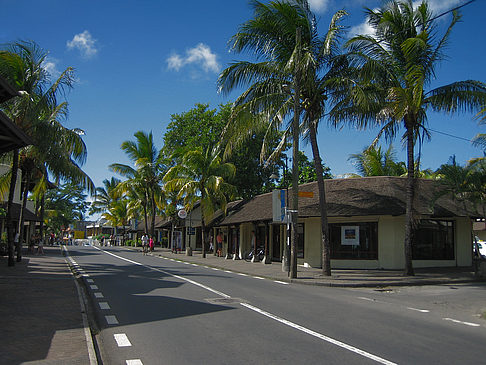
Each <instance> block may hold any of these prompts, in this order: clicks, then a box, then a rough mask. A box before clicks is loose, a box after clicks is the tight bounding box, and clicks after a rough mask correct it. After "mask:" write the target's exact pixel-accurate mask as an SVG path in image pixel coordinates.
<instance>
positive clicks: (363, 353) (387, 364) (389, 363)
mask: <svg viewBox="0 0 486 365" xmlns="http://www.w3.org/2000/svg"><path fill="white" fill-rule="evenodd" d="M240 304H241V305H242V306H243V307H246V308H248V309H250V310H252V311H255V312H257V313H260V314H263V315H264V316H266V317H268V318H271V319H273V320H275V321H277V322H280V323H283V324H285V325H287V326H289V327H292V328H295V329H297V330H299V331H302V332H304V333H306V334H308V335H311V336H314V337H317V338H319V339H321V340H323V341H326V342H329V343H331V344H333V345H336V346H339V347H341V348H343V349H346V350H348V351H351V352H354V353H356V354H358V355H361V356H363V357H366V358H368V359H370V360H373V361H376V362H379V363H380V364H385V365H396V363H394V362H392V361H389V360H386V359H383V358H381V357H379V356H376V355H373V354H370V353H369V352H366V351H363V350H360V349H358V348H356V347H354V346H351V345H348V344H346V343H344V342H341V341H338V340H335V339H333V338H331V337H328V336H325V335H323V334H321V333H318V332H315V331H313V330H310V329H308V328H305V327H303V326H300V325H298V324H296V323H293V322H290V321H288V320H286V319H284V318H281V317H278V316H276V315H274V314H272V313H269V312H266V311H264V310H262V309H260V308H257V307H254V306H252V305H251V304H248V303H240Z"/></svg>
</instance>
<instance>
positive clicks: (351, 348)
mask: <svg viewBox="0 0 486 365" xmlns="http://www.w3.org/2000/svg"><path fill="white" fill-rule="evenodd" d="M96 248H97V247H96ZM97 249H98V250H100V251H103V252H104V253H106V254H109V255H111V256H114V257H116V258H118V259H120V260H123V261H127V262H131V263H133V264H135V265H139V266H143V267H145V268H147V269H150V270H154V271H157V272H161V273H163V274H165V275H168V276H172V277H174V278H177V279H179V280H183V281H186V282H188V283H191V284H193V285H196V286H198V287H200V288H203V289H206V290H208V291H210V292H212V293H215V294H217V295H219V296H221V297H223V298H231V296H229V295H228V294H225V293H223V292H220V291H218V290H215V289H213V288H210V287H209V286H206V285H203V284H200V283H198V282H197V281H194V280H191V279H187V278H185V277H182V276H180V275H175V274H172V273H170V272H167V271H165V270H161V269H157V268H155V267H152V266H148V265H144V264H141V263H139V262H136V261H132V260H129V259H126V258H124V257H121V256H118V255H115V254H113V253H111V252H108V251H104V250H101V249H99V248H97ZM238 275H242V276H248V275H246V274H238ZM240 304H241V305H242V306H244V307H246V308H248V309H250V310H253V311H255V312H257V313H260V314H263V315H264V316H266V317H268V318H271V319H273V320H275V321H278V322H280V323H283V324H285V325H287V326H290V327H293V328H295V329H298V330H299V331H302V332H304V333H306V334H308V335H311V336H314V337H317V338H319V339H321V340H324V341H326V342H329V343H331V344H333V345H336V346H339V347H341V348H343V349H346V350H348V351H351V352H354V353H356V354H358V355H361V356H363V357H366V358H368V359H370V360H374V361H376V362H379V363H381V364H385V365H396V363H394V362H392V361H389V360H386V359H383V358H381V357H379V356H376V355H373V354H371V353H369V352H366V351H363V350H361V349H358V348H356V347H354V346H351V345H348V344H346V343H344V342H341V341H338V340H335V339H333V338H331V337H328V336H325V335H323V334H321V333H318V332H315V331H313V330H310V329H308V328H305V327H303V326H300V325H298V324H296V323H293V322H290V321H288V320H286V319H283V318H280V317H278V316H276V315H274V314H271V313H269V312H266V311H264V310H262V309H259V308H257V307H254V306H252V305H250V304H247V303H240ZM108 317H114V320H115V321H116V324H118V321H117V320H116V317H115V316H105V318H106V320H107V322H108ZM108 324H110V323H108ZM129 361H140V360H138V359H136V360H127V365H139V364H141V363H142V362H141V361H140V362H130V363H129Z"/></svg>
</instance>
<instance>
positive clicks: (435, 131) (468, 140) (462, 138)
mask: <svg viewBox="0 0 486 365" xmlns="http://www.w3.org/2000/svg"><path fill="white" fill-rule="evenodd" d="M427 129H428V130H429V131H431V132H434V133H439V134H443V135H444V136H448V137H452V138H457V139H460V140H463V141H467V142H471V140H470V139H467V138H464V137H459V136H455V135H453V134H449V133H446V132H441V131H437V130H435V129H432V128H427Z"/></svg>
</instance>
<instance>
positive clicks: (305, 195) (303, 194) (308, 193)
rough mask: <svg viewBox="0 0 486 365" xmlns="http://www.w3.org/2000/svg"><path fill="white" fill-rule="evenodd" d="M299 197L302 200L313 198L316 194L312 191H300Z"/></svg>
mask: <svg viewBox="0 0 486 365" xmlns="http://www.w3.org/2000/svg"><path fill="white" fill-rule="evenodd" d="M299 197H301V198H313V197H314V193H313V192H312V191H299Z"/></svg>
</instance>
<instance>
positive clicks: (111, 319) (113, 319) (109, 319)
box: [105, 316, 119, 324]
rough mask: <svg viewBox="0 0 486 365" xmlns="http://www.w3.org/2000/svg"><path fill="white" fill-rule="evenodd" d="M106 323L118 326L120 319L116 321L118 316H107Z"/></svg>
mask: <svg viewBox="0 0 486 365" xmlns="http://www.w3.org/2000/svg"><path fill="white" fill-rule="evenodd" d="M105 319H106V323H108V324H118V323H119V322H118V319H116V316H105Z"/></svg>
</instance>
